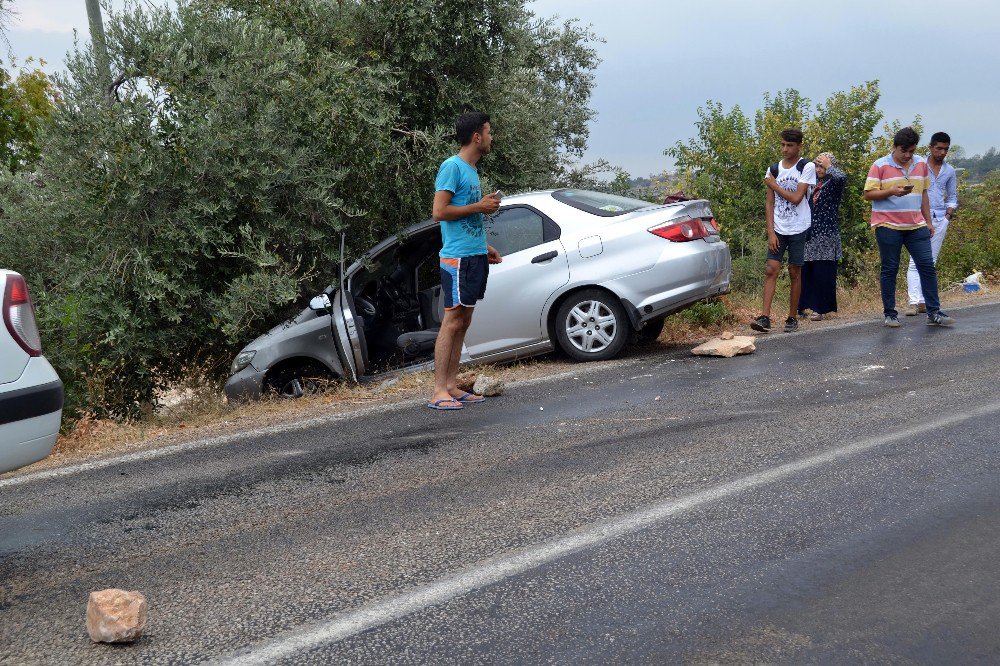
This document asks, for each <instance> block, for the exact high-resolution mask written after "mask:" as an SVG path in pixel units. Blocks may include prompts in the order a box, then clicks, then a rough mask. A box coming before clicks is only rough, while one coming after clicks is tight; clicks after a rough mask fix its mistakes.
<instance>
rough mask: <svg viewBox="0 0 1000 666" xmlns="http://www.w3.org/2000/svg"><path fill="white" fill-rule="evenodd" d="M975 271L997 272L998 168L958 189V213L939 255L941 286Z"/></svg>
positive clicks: (999, 224)
mask: <svg viewBox="0 0 1000 666" xmlns="http://www.w3.org/2000/svg"><path fill="white" fill-rule="evenodd" d="M976 271H982V272H984V273H996V272H998V271H1000V170H998V171H993V172H991V173H989V174H987V176H986V178H984V179H983V182H982V183H980V184H974V185H965V186H963V187H962V188H961V190H960V191H959V210H958V214H957V215H956V216H955V218H954V219H953V220H952V221H951V223H950V224H949V225H948V235H947V236H946V237H945V241H944V245H943V246H942V248H941V254H940V256H939V257H938V273H939V275H940V279H941V284H942V286H945V285H947V284H949V283H954V282H957V281H960V280H962V279H964V278H965V277H966V276H967V275H971V274H972V273H974V272H976Z"/></svg>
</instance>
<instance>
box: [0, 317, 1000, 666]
mask: <svg viewBox="0 0 1000 666" xmlns="http://www.w3.org/2000/svg"><path fill="white" fill-rule="evenodd" d="M954 314H955V316H956V318H957V319H958V324H957V326H955V327H954V328H953V329H938V328H929V327H927V326H925V325H924V324H923V322H922V320H919V319H913V318H906V319H905V321H904V326H903V328H901V329H898V330H888V329H884V328H882V327H880V326H879V325H878V324H877V323H874V322H873V323H865V324H862V325H857V326H849V327H843V328H838V329H827V330H822V331H814V332H808V330H807V331H806V332H802V333H797V334H793V335H784V334H781V333H772V334H771V336H770V338H768V339H764V340H762V341H761V343H760V345H759V348H758V351H757V352H756V353H755V354H753V355H751V356H746V357H738V358H735V359H703V358H695V357H691V356H689V355H686V354H682V353H676V354H662V353H660V354H655V353H654V354H650V355H647V356H643V357H636V358H631V359H628V360H626V361H623V362H617V363H613V364H608V365H604V366H601V367H595V366H580V368H579V372H578V373H576V374H575V375H574V376H570V377H563V378H561V379H558V380H553V381H541V382H533V383H527V384H524V385H521V386H517V387H513V388H512V389H511V390H510V391H509V392H508V393H507V394H506V395H505V396H503V397H501V398H497V399H493V400H490V401H489V402H488V403H487V404H485V405H473V406H469V407H468V408H466V409H465V410H463V411H462V412H460V413H435V412H432V411H430V410H427V409H424V408H422V407H421V406H420V405H415V404H409V405H402V406H397V407H394V408H390V409H384V410H380V411H370V412H368V413H366V414H365V415H363V416H361V417H358V418H353V419H345V420H337V421H333V420H330V421H327V422H322V423H319V424H312V425H310V426H308V427H305V428H302V429H299V430H285V431H280V432H279V431H269V432H266V433H261V434H259V435H254V436H245V437H240V438H237V439H236V440H234V441H230V442H228V443H223V444H220V443H214V444H206V445H205V446H193V447H187V448H182V449H177V450H175V451H174V452H172V453H170V454H169V455H161V456H159V457H156V456H153V457H145V458H136V457H132V458H126V459H123V460H121V461H119V462H110V463H108V462H106V463H105V464H104V465H103V466H98V467H92V468H83V469H80V468H75V470H70V472H71V473H68V474H66V475H63V476H53V475H34V476H33V475H27V476H23V475H22V476H14V477H6V478H5V479H2V480H0V662H2V663H16V664H22V663H27V664H31V663H45V664H68V663H85V664H112V663H115V664H117V663H123V664H131V663H144V664H161V663H163V664H166V663H172V664H182V663H198V662H205V661H214V662H227V661H228V662H233V663H244V662H249V663H254V662H256V663H285V664H305V663H315V664H321V663H343V664H369V663H371V664H384V663H445V664H450V663H461V664H470V663H504V664H507V663H542V662H544V663H560V664H579V663H595V664H597V663H602V664H603V663H609V662H610V663H621V662H627V663H667V662H682V663H685V662H686V663H745V662H770V663H796V664H798V663H858V662H879V663H972V662H985V663H997V662H1000V631H998V630H997V629H998V627H1000V557H998V555H997V553H998V547H1000V388H998V387H1000V381H998V376H1000V353H998V352H1000V336H998V332H1000V306H997V305H990V306H984V307H978V308H969V309H964V310H961V311H957V312H955V313H954ZM806 328H807V329H808V324H807V325H806ZM657 398H659V399H657ZM105 587H120V588H124V589H138V590H141V591H142V592H143V593H144V594H146V596H147V597H148V599H149V603H150V614H149V617H150V621H149V627H148V629H147V632H146V635H145V636H144V637H143V638H142V639H141V640H140V641H139V642H137V643H136V644H133V645H130V646H108V645H94V644H92V643H91V642H90V641H89V639H88V638H87V635H86V632H85V627H84V610H85V605H86V600H87V594H88V593H89V592H90V591H91V590H96V589H102V588H105Z"/></svg>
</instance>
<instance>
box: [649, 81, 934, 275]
mask: <svg viewBox="0 0 1000 666" xmlns="http://www.w3.org/2000/svg"><path fill="white" fill-rule="evenodd" d="M878 100H879V88H878V82H876V81H869V82H867V83H864V84H862V85H860V86H855V87H853V88H851V89H850V90H848V91H843V92H836V93H834V94H833V95H831V96H830V97H829V98H828V99H827V100H826V101H825V102H823V103H822V104H819V105H817V106H816V107H815V109H814V108H813V104H812V102H811V101H810V100H809V99H807V98H805V97H802V96H801V95H800V94H799V93H798V92H797V91H796V90H792V89H789V90H786V91H784V92H781V93H778V94H777V95H774V96H773V97H772V96H771V95H769V94H765V95H764V100H763V104H762V106H761V108H760V110H758V111H757V112H756V114H755V115H754V118H753V120H752V121H751V119H750V118H749V117H748V116H747V115H746V114H745V113H744V112H743V110H742V109H741V108H740V107H739V106H734V107H733V108H732V109H730V110H728V111H727V110H726V109H725V108H724V107H723V106H722V104H720V103H718V102H712V101H709V102H708V103H707V104H706V105H705V106H704V107H701V108H699V109H698V121H697V122H696V124H695V125H696V128H697V135H696V136H695V137H693V138H691V139H689V140H688V141H687V142H686V143H684V142H678V143H677V144H676V145H675V146H673V147H671V148H668V149H667V150H666V151H665V152H666V154H667V155H669V156H671V157H673V158H674V159H676V160H677V169H678V172H679V174H680V175H681V176H682V178H684V180H685V181H686V182H685V183H684V189H685V191H686V192H687V193H688V194H691V195H694V196H697V197H701V198H705V199H708V200H709V201H711V203H712V207H713V210H714V212H715V213H716V218H717V219H718V220H719V222H720V224H721V226H722V234H723V237H724V238H725V239H726V241H727V242H728V243H729V244H730V247H731V248H732V252H733V256H734V257H745V256H747V255H748V254H758V255H761V256H763V253H764V252H763V248H764V247H765V245H766V232H765V225H764V200H765V193H766V188H765V187H764V185H763V183H762V180H763V178H764V173H765V171H766V169H767V167H768V165H770V164H771V163H773V162H776V161H778V160H780V159H781V152H780V148H781V139H780V137H779V134H780V132H781V130H783V129H784V128H786V127H800V128H802V129H803V131H804V133H805V137H806V138H805V143H804V145H803V149H802V156H803V157H805V158H807V159H812V158H814V157H815V156H816V155H818V154H819V153H821V152H825V151H829V152H832V153H833V154H834V155H835V156H836V157H837V160H838V163H839V165H840V166H841V167H842V168H843V169H844V170H845V171H846V172H847V174H848V185H847V190H846V192H845V194H844V200H843V204H842V207H841V216H842V227H841V228H842V236H843V240H844V261H843V265H842V270H843V271H844V272H845V274H846V275H847V276H848V277H849V278H850V277H854V276H856V275H858V274H859V270H860V262H861V261H862V260H863V257H864V254H865V252H866V250H867V249H868V248H869V247H870V246H871V244H872V242H873V241H872V238H871V233H870V231H869V230H868V223H867V219H868V217H869V215H870V210H871V209H870V206H866V204H865V203H864V202H863V200H862V199H861V192H862V188H863V186H864V180H865V176H866V175H867V173H868V168H869V166H870V165H871V163H872V162H873V161H874V160H875V159H876V158H877V157H879V156H881V155H884V154H885V153H888V152H889V151H890V150H891V148H892V135H893V134H894V133H895V131H896V130H897V129H898V128H899V124H898V123H894V124H891V125H885V126H884V128H883V132H882V135H877V134H876V131H875V130H876V127H877V126H878V124H879V123H880V122H881V120H882V113H881V111H879V110H878V107H877V105H878ZM914 126H915V127H917V128H918V131H919V118H918V119H917V121H916V122H915V124H914Z"/></svg>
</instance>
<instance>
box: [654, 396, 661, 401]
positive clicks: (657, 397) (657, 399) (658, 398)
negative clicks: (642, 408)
mask: <svg viewBox="0 0 1000 666" xmlns="http://www.w3.org/2000/svg"><path fill="white" fill-rule="evenodd" d="M660 400H662V398H661V397H660V396H656V397H655V398H653V401H654V402H659V401H660Z"/></svg>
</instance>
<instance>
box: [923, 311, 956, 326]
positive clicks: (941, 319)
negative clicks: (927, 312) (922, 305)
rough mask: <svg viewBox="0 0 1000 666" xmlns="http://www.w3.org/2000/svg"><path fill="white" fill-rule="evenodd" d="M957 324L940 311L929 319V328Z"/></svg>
mask: <svg viewBox="0 0 1000 666" xmlns="http://www.w3.org/2000/svg"><path fill="white" fill-rule="evenodd" d="M954 323H955V320H954V319H952V318H951V317H949V316H948V315H946V314H945V313H943V312H941V311H940V310H938V311H937V312H935V313H934V314H932V315H931V316H929V317H927V325H928V326H951V325H953V324H954Z"/></svg>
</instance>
